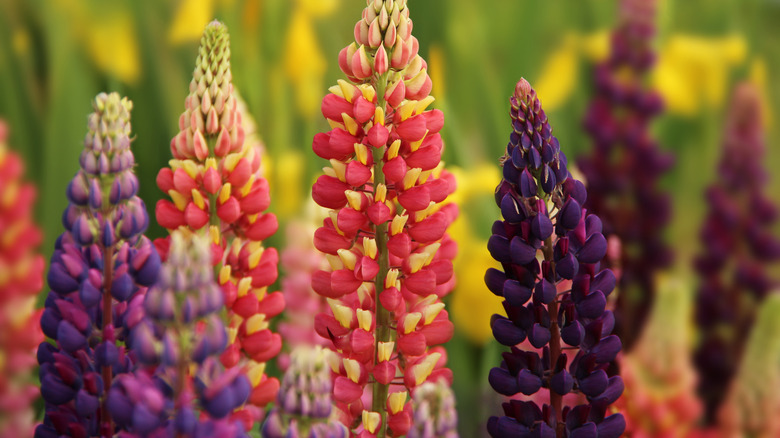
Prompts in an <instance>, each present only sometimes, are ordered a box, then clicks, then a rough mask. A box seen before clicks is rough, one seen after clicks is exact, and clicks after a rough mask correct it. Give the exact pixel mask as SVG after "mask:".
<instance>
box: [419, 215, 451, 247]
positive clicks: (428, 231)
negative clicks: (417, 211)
mask: <svg viewBox="0 0 780 438" xmlns="http://www.w3.org/2000/svg"><path fill="white" fill-rule="evenodd" d="M447 225H448V221H447V217H446V216H445V215H444V214H443V213H442V212H441V211H439V212H437V213H435V214H433V215H432V216H430V217H428V218H426V219H424V220H423V221H422V222H419V223H417V224H415V225H413V226H412V227H410V228H409V235H410V236H412V239H414V240H415V241H417V242H420V243H428V242H435V241H437V240H439V239H441V238H442V236H444V232H445V231H446V230H447Z"/></svg>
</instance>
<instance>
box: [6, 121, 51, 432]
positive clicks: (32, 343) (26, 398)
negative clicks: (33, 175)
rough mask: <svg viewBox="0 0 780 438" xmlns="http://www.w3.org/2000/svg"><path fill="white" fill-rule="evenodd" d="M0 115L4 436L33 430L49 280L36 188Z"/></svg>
mask: <svg viewBox="0 0 780 438" xmlns="http://www.w3.org/2000/svg"><path fill="white" fill-rule="evenodd" d="M7 133H8V131H7V128H6V125H5V123H4V122H3V121H2V120H0V436H32V434H33V428H34V426H35V418H34V413H33V409H32V402H33V401H34V400H35V399H36V398H38V395H39V392H40V391H39V389H38V388H37V387H36V386H35V385H32V384H31V383H30V382H31V376H30V370H31V369H33V368H34V366H35V365H36V360H35V350H36V348H37V346H38V344H40V343H41V342H42V341H43V332H42V331H41V328H40V325H39V321H40V318H41V312H42V311H43V309H40V310H37V311H36V310H35V296H36V294H37V293H38V292H39V291H40V290H41V287H42V286H43V266H44V264H43V258H42V257H41V255H40V254H36V253H35V250H36V247H37V246H38V245H39V244H40V242H41V233H40V231H39V230H38V228H37V227H36V226H35V225H34V224H33V222H32V205H33V202H34V200H35V189H34V188H33V186H32V185H30V184H25V183H23V182H22V181H21V177H22V173H23V172H24V167H23V164H22V160H21V159H20V158H19V156H18V155H16V154H15V153H13V152H11V151H10V150H9V149H8V146H7V145H6V137H7Z"/></svg>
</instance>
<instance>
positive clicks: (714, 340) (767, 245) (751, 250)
mask: <svg viewBox="0 0 780 438" xmlns="http://www.w3.org/2000/svg"><path fill="white" fill-rule="evenodd" d="M728 108H729V114H728V115H727V118H726V121H725V133H724V141H723V150H722V156H721V160H720V163H719V165H718V178H717V179H716V180H715V181H714V182H713V183H712V184H711V185H710V186H709V187H708V188H707V189H706V196H705V198H706V199H707V201H708V203H709V207H708V212H707V215H706V217H705V219H704V223H703V224H702V227H701V231H700V239H701V243H702V252H701V254H700V255H699V256H698V257H696V259H695V262H694V265H695V268H696V271H697V272H698V274H699V276H700V279H701V280H700V281H701V283H700V285H699V289H698V293H697V298H696V300H697V306H696V322H697V327H698V328H699V329H700V333H701V337H700V339H701V340H700V343H699V345H698V348H697V350H696V353H695V357H694V362H695V365H696V368H697V370H698V372H699V376H700V378H699V388H698V392H699V395H700V396H701V397H702V399H703V401H704V403H705V407H706V419H707V422H708V423H710V424H712V423H714V422H715V421H716V418H715V417H716V415H717V411H718V409H717V408H718V406H720V404H721V401H722V400H723V398H724V396H725V395H726V392H727V388H728V387H729V386H730V385H731V380H732V378H733V376H734V373H735V371H736V368H737V364H738V360H739V358H740V357H742V349H743V346H744V345H745V339H746V338H747V336H748V334H749V333H750V331H751V327H752V325H753V321H754V319H755V317H756V313H757V310H758V309H759V307H760V305H761V303H762V302H763V300H764V298H765V297H766V295H767V293H768V292H769V291H770V289H771V288H772V287H773V286H776V285H777V283H776V282H773V281H772V280H770V276H769V275H768V274H769V269H771V268H770V265H773V266H775V267H776V266H777V263H776V262H777V261H778V260H780V239H778V236H777V235H776V234H772V231H771V230H772V228H773V227H774V226H775V224H776V220H777V217H778V210H777V208H776V207H775V206H774V205H773V203H772V201H771V199H770V198H769V197H768V196H767V195H766V194H765V188H766V183H767V178H768V175H767V172H766V170H765V169H764V166H763V161H764V159H765V140H764V129H763V126H762V117H763V114H762V113H761V97H760V94H759V92H758V90H756V89H755V88H754V87H753V86H752V85H750V84H747V83H743V84H740V85H739V86H738V87H737V88H736V89H735V90H734V95H733V97H732V102H731V105H730V106H729V107H728ZM756 206H759V208H758V209H757V208H755V207H756ZM757 211H758V212H759V213H760V214H758V215H757V214H756V212H757Z"/></svg>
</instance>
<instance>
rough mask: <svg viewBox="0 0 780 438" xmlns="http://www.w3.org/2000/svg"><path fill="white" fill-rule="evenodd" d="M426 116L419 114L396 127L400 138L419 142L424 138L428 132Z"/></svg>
mask: <svg viewBox="0 0 780 438" xmlns="http://www.w3.org/2000/svg"><path fill="white" fill-rule="evenodd" d="M426 129H427V128H426V127H425V116H424V115H422V114H418V115H416V116H414V117H410V118H408V119H406V120H404V121H403V122H401V123H400V124H399V125H398V126H396V127H395V132H396V133H398V136H399V137H401V138H402V139H403V140H406V141H417V140H420V139H421V138H423V136H424V135H425V131H426Z"/></svg>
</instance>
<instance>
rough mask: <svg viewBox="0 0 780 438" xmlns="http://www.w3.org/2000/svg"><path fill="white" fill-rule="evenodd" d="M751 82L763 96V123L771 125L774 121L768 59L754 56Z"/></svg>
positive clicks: (751, 67) (763, 124) (751, 64)
mask: <svg viewBox="0 0 780 438" xmlns="http://www.w3.org/2000/svg"><path fill="white" fill-rule="evenodd" d="M748 77H749V80H750V83H752V84H753V85H755V86H756V88H757V89H758V91H759V93H758V94H759V96H760V98H761V116H762V119H763V120H761V122H762V123H761V125H762V126H764V127H769V125H770V124H771V123H770V122H771V121H772V107H771V105H770V104H769V96H771V95H772V94H771V91H770V90H769V69H768V67H767V65H766V59H764V58H762V57H756V58H753V60H752V61H751V62H750V73H749V75H748Z"/></svg>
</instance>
